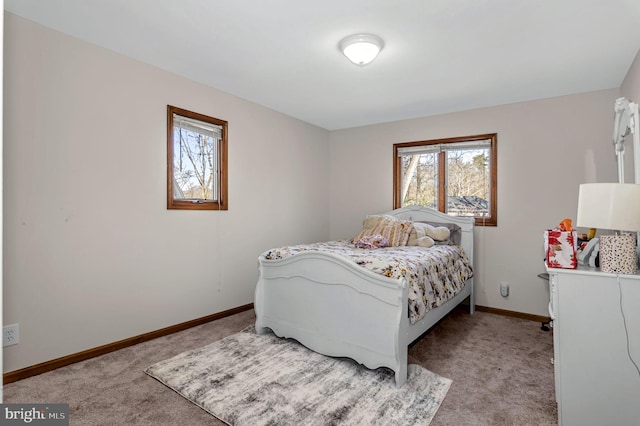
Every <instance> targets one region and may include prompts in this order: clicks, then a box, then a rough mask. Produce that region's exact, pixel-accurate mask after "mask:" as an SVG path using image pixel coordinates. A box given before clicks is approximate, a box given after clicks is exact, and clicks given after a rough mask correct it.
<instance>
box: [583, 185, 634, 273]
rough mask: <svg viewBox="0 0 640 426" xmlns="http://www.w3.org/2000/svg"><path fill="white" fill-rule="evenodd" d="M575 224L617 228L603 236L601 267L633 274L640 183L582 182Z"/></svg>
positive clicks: (606, 270) (615, 271) (609, 228)
mask: <svg viewBox="0 0 640 426" xmlns="http://www.w3.org/2000/svg"><path fill="white" fill-rule="evenodd" d="M576 226H580V227H585V228H598V229H601V230H602V229H608V230H614V231H616V233H615V234H613V235H600V270H601V271H602V272H610V273H614V274H634V273H635V272H636V270H637V255H636V234H635V233H636V232H638V231H640V184H633V183H585V184H582V185H580V192H579V195H578V217H577V220H576ZM619 231H621V232H627V233H622V234H621V233H619ZM629 232H632V233H629Z"/></svg>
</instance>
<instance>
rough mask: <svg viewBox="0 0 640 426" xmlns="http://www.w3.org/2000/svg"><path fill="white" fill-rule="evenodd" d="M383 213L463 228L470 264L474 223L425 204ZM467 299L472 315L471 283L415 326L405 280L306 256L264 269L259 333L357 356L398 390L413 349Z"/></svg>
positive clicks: (258, 290)
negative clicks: (381, 370) (386, 374)
mask: <svg viewBox="0 0 640 426" xmlns="http://www.w3.org/2000/svg"><path fill="white" fill-rule="evenodd" d="M385 214H389V215H393V216H395V217H397V218H399V219H403V220H413V221H428V222H440V223H455V224H457V225H458V226H460V228H461V229H462V238H461V245H462V247H463V248H464V250H465V252H466V254H467V256H468V257H469V260H470V261H471V262H472V263H473V226H474V220H473V218H462V217H454V216H448V215H446V214H443V213H440V212H438V211H435V210H432V209H427V208H424V207H420V206H410V207H404V208H401V209H396V210H393V211H391V212H388V213H385ZM467 297H469V312H470V313H471V314H473V313H474V311H475V301H474V295H473V278H470V279H469V280H467V282H466V284H465V287H464V288H463V290H462V291H461V292H460V293H458V294H457V295H456V296H455V297H454V298H452V299H450V300H448V301H447V302H445V303H444V304H443V305H441V306H439V307H437V308H434V309H431V310H429V311H428V312H427V314H426V315H425V316H424V317H423V318H422V319H421V320H420V321H418V322H416V323H415V324H410V322H409V314H408V309H409V308H408V300H409V297H408V287H407V283H406V281H405V280H404V279H401V280H397V279H393V278H387V277H384V276H382V275H379V274H376V273H374V272H371V271H369V270H368V269H365V268H363V267H361V266H358V265H356V264H355V263H353V262H351V261H349V260H347V259H345V258H342V257H340V256H337V255H334V254H331V253H321V252H307V253H305V252H303V253H299V254H296V255H295V256H291V257H287V258H285V259H282V260H278V261H275V262H274V261H269V262H260V263H259V279H258V284H257V287H256V293H255V302H254V307H255V312H256V332H257V333H258V334H264V333H266V332H267V330H266V329H267V328H269V329H271V330H272V331H273V332H274V333H275V334H276V335H277V336H280V337H287V338H293V339H295V340H297V341H298V342H300V343H301V344H303V345H304V346H306V347H308V348H309V349H312V350H313V351H316V352H318V353H321V354H324V355H328V356H334V357H348V358H352V359H354V360H355V361H357V362H359V363H360V364H363V365H364V366H366V367H368V368H371V369H375V368H378V367H388V368H390V369H392V370H393V371H394V372H395V381H396V386H397V387H401V386H402V385H403V384H404V383H405V382H406V381H407V352H408V346H409V344H410V343H411V342H413V341H414V340H416V339H417V338H419V337H420V336H421V335H422V334H424V333H425V332H426V331H427V330H429V328H431V327H432V326H433V325H434V324H436V323H437V322H438V321H439V320H440V319H442V318H443V317H444V316H445V315H446V314H447V313H449V312H450V311H451V310H452V309H453V308H455V307H456V306H457V305H458V304H460V303H461V302H462V301H463V300H465V299H466V298H467Z"/></svg>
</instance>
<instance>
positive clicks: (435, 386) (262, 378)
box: [145, 329, 451, 425]
mask: <svg viewBox="0 0 640 426" xmlns="http://www.w3.org/2000/svg"><path fill="white" fill-rule="evenodd" d="M145 372H146V373H147V374H149V375H150V376H152V377H154V378H156V379H158V380H159V381H160V382H162V383H164V384H165V385H167V386H168V387H170V388H172V389H173V390H175V391H176V392H177V393H179V394H180V395H182V396H183V397H185V398H187V399H188V400H190V401H191V402H193V403H194V404H196V405H197V406H199V407H201V408H203V409H204V410H206V411H208V412H209V413H211V414H213V415H214V416H215V417H217V418H218V419H220V420H222V421H224V422H226V423H228V424H230V425H274V424H277V425H301V424H304V425H390V424H398V425H413V424H420V425H428V424H429V423H430V422H431V420H432V418H433V416H434V415H435V414H436V411H437V410H438V407H439V406H440V404H441V403H442V401H443V399H444V397H445V395H446V393H447V391H448V389H449V387H450V385H451V380H449V379H446V378H443V377H440V376H438V375H437V374H434V373H432V372H430V371H428V370H426V369H425V368H423V367H421V366H419V365H409V368H408V374H409V377H408V381H407V383H406V384H405V385H404V386H403V387H401V388H400V389H398V388H396V386H395V382H394V376H393V372H392V371H391V370H388V369H385V368H379V369H377V370H369V369H367V368H364V367H362V366H360V365H359V364H357V363H355V362H354V361H352V360H349V359H343V358H330V357H326V356H322V355H319V354H317V353H315V352H313V351H310V350H308V349H307V348H305V347H304V346H302V345H300V344H299V343H297V342H296V341H294V340H290V339H280V338H278V337H276V336H275V335H273V334H272V333H270V334H266V335H260V336H259V335H256V334H255V332H254V331H253V329H250V330H245V331H244V332H241V333H236V334H233V335H231V336H228V337H226V338H224V339H222V340H219V341H217V342H214V343H212V344H209V345H207V346H204V347H202V348H198V349H195V350H190V351H187V352H183V353H182V354H179V355H177V356H175V357H173V358H170V359H168V360H165V361H161V362H158V363H156V364H154V365H152V366H151V367H149V368H147V369H146V370H145Z"/></svg>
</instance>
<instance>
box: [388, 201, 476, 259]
mask: <svg viewBox="0 0 640 426" xmlns="http://www.w3.org/2000/svg"><path fill="white" fill-rule="evenodd" d="M384 214H388V215H391V216H395V217H397V218H398V219H403V220H413V221H424V222H440V223H455V224H456V225H458V226H459V227H460V229H461V233H462V236H461V238H460V245H461V246H462V248H463V249H464V251H465V253H467V256H468V257H469V260H470V261H471V264H473V227H474V225H475V219H474V218H472V217H461V216H449V215H448V214H445V213H442V212H439V211H437V210H433V209H430V208H427V207H423V206H407V207H402V208H400V209H396V210H392V211H390V212H386V213H384Z"/></svg>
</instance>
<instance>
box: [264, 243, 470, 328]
mask: <svg viewBox="0 0 640 426" xmlns="http://www.w3.org/2000/svg"><path fill="white" fill-rule="evenodd" d="M305 251H321V252H330V253H333V254H337V255H341V256H343V257H345V258H347V259H350V260H352V261H353V262H354V263H356V264H358V265H360V266H362V267H363V268H366V269H369V270H371V271H373V272H375V273H377V274H380V275H384V276H386V277H390V278H398V279H400V278H402V277H404V278H405V279H406V280H407V284H408V287H409V318H410V322H411V324H413V323H415V322H416V321H418V320H420V319H421V318H422V317H424V315H425V314H426V313H427V311H429V310H430V309H431V308H435V307H437V306H440V305H441V304H443V303H444V302H446V301H447V300H449V299H451V298H452V297H453V296H455V295H456V294H457V293H458V292H459V291H460V290H462V288H463V287H464V283H465V281H466V280H467V279H469V278H471V277H472V276H473V269H472V267H471V263H470V262H469V258H468V257H467V255H466V254H465V252H464V250H463V249H462V247H460V246H457V245H435V246H433V247H429V248H425V247H418V246H401V247H385V248H377V249H362V248H357V247H356V246H355V245H354V244H353V243H352V242H351V241H347V240H340V241H327V242H321V243H312V244H300V245H295V246H287V247H281V248H274V249H271V250H268V251H266V252H264V253H263V254H262V255H261V256H260V258H261V260H263V261H265V260H266V261H268V260H278V259H284V258H287V257H290V256H294V255H296V254H297V253H301V252H305Z"/></svg>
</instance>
